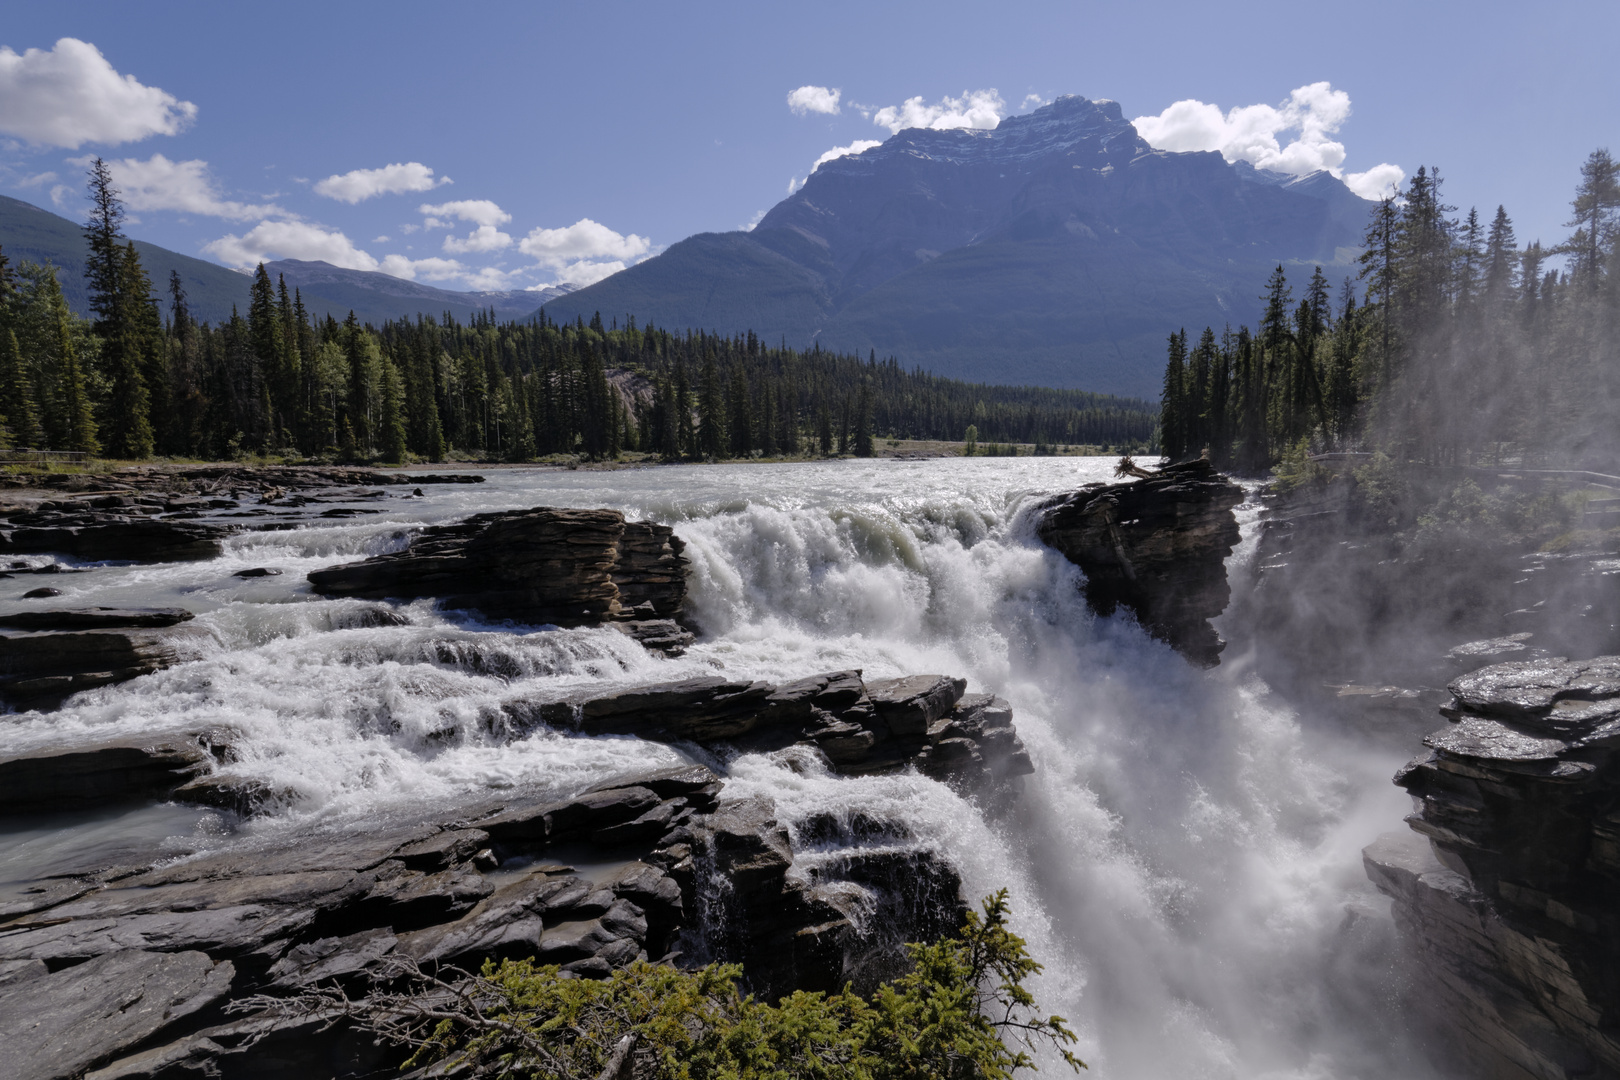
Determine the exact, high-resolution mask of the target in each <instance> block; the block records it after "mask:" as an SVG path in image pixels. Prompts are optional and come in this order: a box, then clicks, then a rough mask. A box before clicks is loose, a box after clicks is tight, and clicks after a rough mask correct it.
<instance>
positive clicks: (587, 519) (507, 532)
mask: <svg viewBox="0 0 1620 1080" xmlns="http://www.w3.org/2000/svg"><path fill="white" fill-rule="evenodd" d="M684 547H685V545H684V544H682V543H681V540H680V538H679V537H678V536H676V535H675V532H674V530H673V529H671V528H670V527H669V526H667V525H659V524H656V523H654V522H648V521H631V522H627V521H625V519H624V515H623V514H621V513H619V512H618V511H617V510H575V509H559V508H555V507H546V506H537V507H535V508H533V509H531V510H509V511H502V512H498V513H490V514H475V515H474V516H472V517H470V518H467V519H466V520H465V521H460V522H457V523H455V524H454V525H437V526H434V527H432V528H429V529H424V530H423V531H422V532H421V534H420V535H418V536H417V537H416V538H415V539H414V540H413V541H412V543H411V546H410V547H409V548H407V549H406V550H404V551H400V552H394V553H392V554H388V555H378V556H376V557H374V558H370V559H366V560H365V561H364V562H357V563H348V564H346V565H344V566H333V567H328V568H326V569H324V570H316V571H314V572H312V573H311V574H310V575H309V580H310V583H311V584H312V585H313V586H314V587H315V591H316V592H319V593H323V594H325V595H327V596H361V597H371V598H374V599H383V598H415V597H435V598H437V599H439V600H440V601H441V602H442V603H443V604H444V606H446V607H450V608H461V609H468V610H476V611H479V612H481V613H483V614H484V615H485V616H487V617H489V618H491V619H512V620H514V621H519V622H525V623H552V624H555V625H557V626H595V625H598V624H601V623H604V622H617V623H624V624H637V625H635V626H632V627H630V629H631V631H632V633H633V635H634V636H636V637H637V638H638V640H643V641H644V642H646V643H649V644H651V643H656V642H660V641H665V640H670V639H673V640H672V641H671V645H672V647H675V648H679V647H681V646H683V645H684V644H687V643H690V640H691V639H690V637H686V638H685V639H684V640H681V637H680V632H679V630H678V629H677V628H676V627H675V626H672V625H670V624H671V623H678V622H679V620H680V618H681V614H682V609H683V607H684V606H685V603H686V559H685V558H684V557H683V556H682V555H681V551H682V550H683V549H684ZM643 623H653V624H654V625H652V626H641V625H639V624H643ZM657 624H662V625H657Z"/></svg>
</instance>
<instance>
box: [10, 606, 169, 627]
mask: <svg viewBox="0 0 1620 1080" xmlns="http://www.w3.org/2000/svg"><path fill="white" fill-rule="evenodd" d="M194 618H196V616H195V615H193V614H192V613H191V612H189V611H187V610H186V609H185V608H112V607H89V608H63V609H59V610H57V611H14V612H11V613H10V614H7V615H0V627H5V628H7V629H10V630H96V629H121V628H130V627H158V626H177V625H179V624H180V623H183V622H189V621H191V620H192V619H194Z"/></svg>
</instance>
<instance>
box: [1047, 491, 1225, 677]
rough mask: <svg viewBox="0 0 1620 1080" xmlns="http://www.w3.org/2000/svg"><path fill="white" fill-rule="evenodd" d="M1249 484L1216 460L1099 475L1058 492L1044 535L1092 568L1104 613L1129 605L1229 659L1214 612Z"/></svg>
mask: <svg viewBox="0 0 1620 1080" xmlns="http://www.w3.org/2000/svg"><path fill="white" fill-rule="evenodd" d="M1242 501H1243V489H1242V488H1241V487H1239V486H1238V485H1237V484H1234V483H1233V482H1232V481H1230V480H1228V479H1227V478H1226V477H1224V476H1222V475H1221V474H1220V473H1218V472H1216V471H1215V467H1214V466H1213V465H1211V464H1210V463H1209V462H1207V461H1188V462H1183V463H1181V464H1178V465H1171V466H1169V467H1167V468H1164V469H1161V470H1159V471H1158V472H1157V473H1156V474H1154V475H1153V476H1151V477H1148V478H1144V479H1140V480H1133V481H1130V482H1128V483H1123V484H1091V485H1087V486H1086V487H1084V488H1081V489H1080V490H1079V491H1076V492H1073V493H1071V494H1068V495H1062V496H1059V497H1057V498H1055V499H1051V500H1048V501H1047V502H1046V503H1045V504H1043V506H1042V507H1041V508H1040V514H1041V517H1040V519H1039V522H1038V524H1037V525H1036V531H1037V533H1038V534H1039V536H1040V538H1041V539H1042V540H1043V541H1044V542H1046V543H1047V544H1048V545H1050V546H1051V547H1053V548H1056V549H1057V550H1058V551H1060V552H1062V553H1063V555H1064V557H1065V558H1067V559H1068V560H1069V561H1070V562H1072V563H1074V564H1075V565H1077V566H1079V567H1080V568H1081V569H1082V570H1084V571H1085V572H1086V585H1085V593H1086V601H1087V603H1088V604H1089V605H1090V606H1091V608H1092V610H1093V611H1096V612H1097V613H1098V614H1099V615H1111V614H1113V612H1114V611H1115V610H1116V609H1117V608H1119V607H1121V606H1123V607H1124V608H1125V609H1126V610H1128V611H1130V612H1131V613H1132V614H1134V615H1135V616H1136V617H1137V619H1138V620H1139V621H1140V622H1141V624H1142V626H1143V627H1144V628H1146V629H1147V631H1148V632H1149V633H1150V634H1152V635H1153V636H1154V637H1156V638H1159V639H1160V640H1162V641H1165V642H1168V643H1169V644H1170V645H1171V646H1173V647H1174V648H1175V649H1176V651H1178V652H1180V653H1181V654H1182V655H1183V656H1185V657H1187V659H1188V660H1190V661H1192V662H1193V663H1195V664H1198V665H1200V666H1201V667H1213V666H1215V665H1216V664H1217V663H1219V662H1220V654H1221V650H1222V649H1224V648H1225V647H1226V643H1225V642H1224V641H1222V640H1221V637H1220V635H1219V634H1217V633H1216V632H1215V630H1214V628H1213V627H1212V626H1210V620H1211V619H1213V618H1216V617H1217V616H1219V615H1220V614H1221V613H1222V612H1223V611H1224V610H1226V605H1227V601H1228V600H1230V599H1231V595H1232V592H1231V587H1230V586H1229V585H1228V583H1227V580H1226V557H1227V556H1228V555H1230V554H1231V552H1232V548H1233V547H1235V546H1236V544H1237V542H1238V526H1237V519H1236V517H1234V516H1233V513H1232V509H1233V507H1235V506H1237V505H1238V504H1239V503H1241V502H1242Z"/></svg>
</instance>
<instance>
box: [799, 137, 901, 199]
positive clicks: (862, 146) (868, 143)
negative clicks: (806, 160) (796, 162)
mask: <svg viewBox="0 0 1620 1080" xmlns="http://www.w3.org/2000/svg"><path fill="white" fill-rule="evenodd" d="M882 145H883V143H882V142H880V141H879V140H877V139H856V140H855V141H854V142H852V143H850V144H849V145H848V146H835V147H833V148H832V149H831V150H829V151H827V152H826V153H825V154H822V155H821V156H820V157H818V158H816V163H815V164H814V165H812V166H810V171H811V172H815V171H816V170H817V169H819V168H821V167H822V166H823V165H825V164H827V162H829V161H832V160H834V159H835V158H841V157H846V156H848V155H849V154H859V153H861V152H863V151H866V150H870V149H872V147H874V146H882ZM801 186H802V185H801ZM788 194H789V195H791V194H793V192H792V190H789V191H788Z"/></svg>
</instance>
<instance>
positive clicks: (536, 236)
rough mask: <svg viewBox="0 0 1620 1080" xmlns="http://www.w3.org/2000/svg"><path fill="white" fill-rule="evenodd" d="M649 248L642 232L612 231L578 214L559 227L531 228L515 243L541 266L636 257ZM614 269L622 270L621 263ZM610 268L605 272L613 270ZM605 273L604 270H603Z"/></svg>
mask: <svg viewBox="0 0 1620 1080" xmlns="http://www.w3.org/2000/svg"><path fill="white" fill-rule="evenodd" d="M651 249H652V243H651V241H649V240H648V239H647V238H646V237H645V236H637V235H636V234H635V233H630V234H629V235H628V236H627V235H625V234H623V233H617V232H614V231H613V230H612V229H610V228H608V227H607V226H606V225H603V224H601V223H599V222H595V221H592V220H591V219H590V218H580V219H579V220H578V221H576V222H574V223H573V224H572V225H568V226H566V227H564V228H561V229H533V230H531V231H530V232H529V235H528V236H525V237H524V238H523V240H522V242H520V243H519V244H518V250H519V251H521V252H523V254H525V255H527V256H529V257H530V258H532V259H534V261H535V262H537V263H539V264H540V265H541V266H545V267H550V268H554V269H561V268H564V267H567V266H569V265H570V264H572V263H576V262H603V261H618V262H620V263H623V262H624V261H625V260H629V259H636V258H639V257H641V256H643V255H645V254H647V252H648V251H650V250H651ZM618 269H620V270H622V269H624V267H623V266H622V265H621V266H619V267H618ZM614 272H615V271H613V270H610V271H608V273H614ZM602 276H603V277H606V276H607V274H603V275H602Z"/></svg>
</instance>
